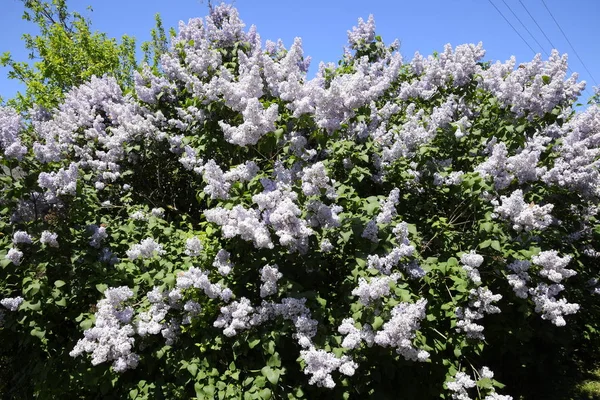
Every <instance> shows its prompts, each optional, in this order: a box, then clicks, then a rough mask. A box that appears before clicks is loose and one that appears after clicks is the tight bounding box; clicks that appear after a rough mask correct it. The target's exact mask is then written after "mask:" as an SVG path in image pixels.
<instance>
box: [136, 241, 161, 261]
mask: <svg viewBox="0 0 600 400" xmlns="http://www.w3.org/2000/svg"><path fill="white" fill-rule="evenodd" d="M164 253H165V251H164V250H163V247H162V245H161V244H158V243H157V242H156V241H155V240H154V239H153V238H146V239H144V240H142V241H141V242H140V243H139V244H135V245H133V246H131V248H130V249H129V250H127V257H128V258H129V259H130V260H136V259H138V258H152V257H154V256H161V255H163V254H164Z"/></svg>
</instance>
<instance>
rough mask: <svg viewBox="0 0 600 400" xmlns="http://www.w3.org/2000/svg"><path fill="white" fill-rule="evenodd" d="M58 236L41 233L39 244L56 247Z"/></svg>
mask: <svg viewBox="0 0 600 400" xmlns="http://www.w3.org/2000/svg"><path fill="white" fill-rule="evenodd" d="M57 238H58V234H57V233H54V232H50V231H43V232H42V236H41V237H40V243H43V244H45V245H48V246H50V247H58V240H57Z"/></svg>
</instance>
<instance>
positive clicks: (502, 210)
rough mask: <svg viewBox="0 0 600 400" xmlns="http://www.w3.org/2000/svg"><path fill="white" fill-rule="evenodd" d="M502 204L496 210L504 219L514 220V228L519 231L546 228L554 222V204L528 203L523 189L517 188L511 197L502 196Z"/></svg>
mask: <svg viewBox="0 0 600 400" xmlns="http://www.w3.org/2000/svg"><path fill="white" fill-rule="evenodd" d="M500 201H501V203H502V204H501V205H497V206H496V207H495V208H494V212H495V213H496V214H497V215H498V216H499V217H500V218H502V219H505V220H508V221H510V222H512V224H513V229H514V230H515V231H517V232H520V231H521V230H525V231H526V232H528V231H531V230H534V229H537V230H544V229H546V228H547V227H548V226H550V224H551V223H552V215H550V212H552V209H553V208H554V205H553V204H546V205H544V206H541V207H540V206H538V205H537V204H533V203H530V204H527V203H525V200H524V199H523V192H522V191H521V189H517V190H515V191H514V192H513V193H512V194H511V195H510V196H509V197H506V196H500Z"/></svg>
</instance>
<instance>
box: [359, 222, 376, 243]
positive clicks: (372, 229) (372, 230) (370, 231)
mask: <svg viewBox="0 0 600 400" xmlns="http://www.w3.org/2000/svg"><path fill="white" fill-rule="evenodd" d="M378 233H379V228H378V227H377V222H376V221H375V220H374V219H372V220H370V221H369V222H368V223H367V226H365V230H364V231H363V233H362V235H361V236H362V237H364V238H365V239H369V240H370V241H371V242H373V243H377V242H378V241H379V239H378V238H377V234H378Z"/></svg>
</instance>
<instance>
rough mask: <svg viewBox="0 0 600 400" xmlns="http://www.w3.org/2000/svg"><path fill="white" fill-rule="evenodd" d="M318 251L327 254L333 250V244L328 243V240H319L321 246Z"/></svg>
mask: <svg viewBox="0 0 600 400" xmlns="http://www.w3.org/2000/svg"><path fill="white" fill-rule="evenodd" d="M319 248H320V250H321V251H322V252H323V253H329V252H331V251H332V250H333V244H331V242H330V241H329V239H323V240H321V244H320V245H319Z"/></svg>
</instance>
